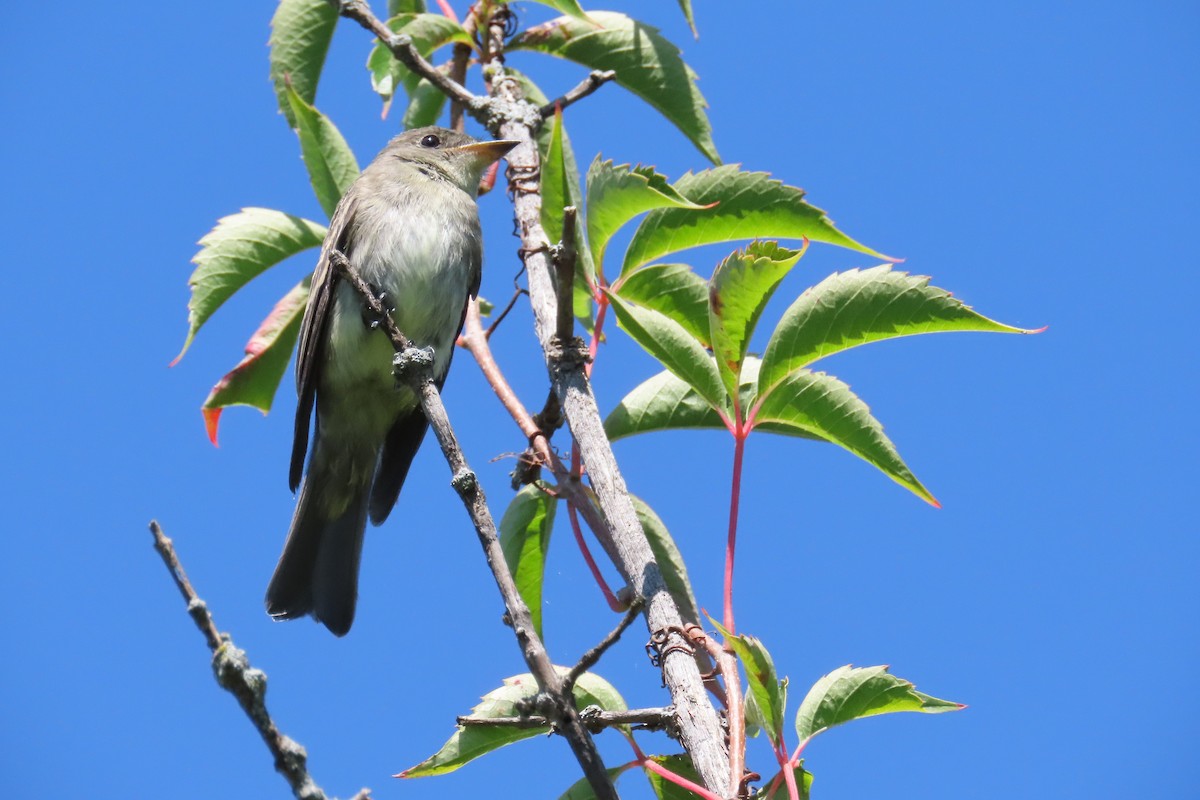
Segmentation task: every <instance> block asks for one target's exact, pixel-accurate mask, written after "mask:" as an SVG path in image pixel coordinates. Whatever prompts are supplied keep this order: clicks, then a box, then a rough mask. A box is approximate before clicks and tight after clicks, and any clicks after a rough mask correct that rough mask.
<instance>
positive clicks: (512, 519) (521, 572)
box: [500, 484, 557, 638]
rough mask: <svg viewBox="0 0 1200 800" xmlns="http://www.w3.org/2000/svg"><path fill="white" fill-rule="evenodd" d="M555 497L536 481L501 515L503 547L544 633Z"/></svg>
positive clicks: (535, 621) (538, 628)
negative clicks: (544, 587)
mask: <svg viewBox="0 0 1200 800" xmlns="http://www.w3.org/2000/svg"><path fill="white" fill-rule="evenodd" d="M556 505H557V503H556V500H555V498H553V497H551V496H550V495H548V494H546V492H544V491H543V490H542V489H541V488H540V487H538V486H537V485H534V484H530V485H529V486H524V487H522V488H521V491H519V492H517V493H516V494H515V495H514V496H513V499H512V502H510V503H509V504H508V508H507V509H505V511H504V516H503V517H502V518H501V519H500V547H501V549H503V550H504V560H505V561H506V562H508V569H509V571H510V572H512V575H513V580H514V581H516V584H517V591H518V592H520V594H521V599H522V600H524V601H525V605H527V606H529V613H530V615H531V616H532V617H533V627H534V630H536V631H537V635H538V637H539V638H540V637H541V636H542V579H543V578H544V577H545V572H546V552H547V551H548V550H549V549H550V532H551V530H553V528H554V510H555V507H556Z"/></svg>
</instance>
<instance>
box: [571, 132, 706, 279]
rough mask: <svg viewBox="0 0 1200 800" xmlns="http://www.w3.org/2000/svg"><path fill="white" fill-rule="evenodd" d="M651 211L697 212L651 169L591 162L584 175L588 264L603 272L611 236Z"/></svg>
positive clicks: (698, 207) (664, 178) (664, 177)
mask: <svg viewBox="0 0 1200 800" xmlns="http://www.w3.org/2000/svg"><path fill="white" fill-rule="evenodd" d="M655 208H690V209H693V210H695V209H701V208H703V206H698V205H696V204H694V203H691V202H689V201H688V199H687V198H686V197H683V196H681V195H680V194H679V192H677V191H675V189H673V188H672V187H671V185H670V184H669V183H667V179H666V176H664V175H660V174H658V173H657V172H655V171H654V168H653V167H644V166H640V165H639V166H636V167H630V166H629V165H628V164H621V165H619V166H617V165H614V164H613V162H612V161H601V160H600V156H596V159H595V160H594V161H593V162H592V166H591V167H590V168H589V169H588V174H587V236H588V244H589V246H590V247H591V248H592V260H593V261H594V262H595V263H596V265H597V266H598V267H599V268H600V271H601V273H603V271H604V251H605V249H607V247H608V241H609V239H611V238H612V235H613V234H614V233H616V232H617V231H618V230H620V228H621V227H622V226H623V225H624V224H625V223H627V222H629V221H630V220H631V219H633V218H634V217H636V216H637V215H638V214H641V213H643V212H646V211H650V210H652V209H655Z"/></svg>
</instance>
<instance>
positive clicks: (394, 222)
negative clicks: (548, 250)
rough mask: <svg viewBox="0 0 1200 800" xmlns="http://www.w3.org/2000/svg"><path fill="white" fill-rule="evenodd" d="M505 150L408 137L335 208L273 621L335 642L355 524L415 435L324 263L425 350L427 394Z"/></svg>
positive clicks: (347, 590) (274, 581)
mask: <svg viewBox="0 0 1200 800" xmlns="http://www.w3.org/2000/svg"><path fill="white" fill-rule="evenodd" d="M515 145H516V142H511V141H492V142H480V141H476V140H475V139H472V138H471V137H469V136H467V135H465V134H462V133H457V132H455V131H451V130H447V129H445V128H432V127H430V128H417V129H414V130H411V131H407V132H405V133H402V134H400V135H399V136H397V137H396V138H394V139H392V141H390V142H388V144H387V146H386V147H385V148H384V149H383V151H382V152H380V154H379V155H378V156H376V157H375V160H374V161H372V162H371V163H370V165H369V166H367V168H366V169H365V170H363V172H362V174H361V175H359V176H358V178H357V180H355V181H354V183H353V184H352V185H351V186H350V188H349V189H348V190H347V191H346V194H345V195H344V196H343V197H342V200H341V202H340V203H338V206H337V209H336V210H335V211H334V214H333V219H332V220H331V221H330V224H329V233H328V234H327V235H326V237H325V242H324V244H323V245H322V246H321V255H320V258H319V260H318V261H317V268H316V270H315V271H314V272H313V277H312V288H311V294H310V295H309V299H308V307H307V308H306V309H305V311H304V319H303V321H302V322H301V324H300V345H299V353H298V355H297V358H296V389H297V392H298V394H299V404H298V406H297V408H296V429H295V439H294V442H293V446H292V463H291V473H290V485H291V488H292V490H293V491H295V489H296V487H297V486H300V496H299V498H298V500H297V502H296V512H295V515H294V516H293V517H292V525H291V529H290V530H289V531H288V537H287V542H286V543H285V544H284V546H283V555H282V556H280V558H279V564H278V565H277V566H276V567H275V574H274V576H272V578H271V583H270V585H269V586H268V587H267V597H266V605H267V613H269V614H270V615H271V616H272V617H276V618H279V619H292V618H295V617H301V616H304V615H305V614H311V615H312V616H313V617H315V618H316V619H318V620H320V621H321V622H323V623H324V624H325V627H327V628H328V629H329V630H330V631H331V632H333V633H334V634H335V635H337V636H343V635H345V634H346V632H347V631H349V630H350V624H351V623H352V622H353V621H354V606H355V602H356V600H357V598H358V566H359V558H360V556H361V554H362V544H363V532H364V530H365V528H366V524H367V517H368V516H370V519H371V522H373V523H374V524H376V525H379V524H380V523H382V522H383V521H384V520H385V519H386V518H387V516H388V513H389V512H391V510H392V506H394V505H395V504H396V498H397V497H398V496H399V494H400V487H401V485H402V484H403V483H404V478H405V476H406V475H407V474H408V468H409V465H410V464H411V463H412V460H413V456H415V455H416V453H417V449H418V448H419V447H420V446H421V440H422V438H424V436H425V429H426V428H427V427H428V422H427V421H426V419H425V415H424V413H423V412H422V411H421V406H420V403H419V401H418V399H417V397H416V395H415V393H414V392H412V391H411V390H410V389H406V388H399V389H398V388H397V387H396V385H395V381H394V380H393V377H392V366H391V365H392V355H393V349H392V345H391V343H390V342H389V341H388V339H387V337H386V335H384V333H383V332H382V331H381V330H378V329H377V328H378V325H376V324H374V323H375V322H377V320H372V319H371V317H370V314H369V312H367V311H366V308H365V306H364V304H363V301H362V298H361V296H359V294H358V293H357V292H356V291H355V290H354V288H353V287H351V286H350V285H349V284H347V283H346V282H345V281H342V280H339V279H338V277H337V275H336V274H335V273H334V271H333V269H332V268H331V266H330V263H329V259H330V254H331V253H332V251H334V250H339V251H341V252H342V253H344V254H345V255H346V257H347V258H348V259H349V260H350V263H351V265H353V267H354V268H355V270H356V271H357V272H358V273H359V275H361V276H362V278H363V280H365V281H367V282H368V283H369V284H371V286H372V287H373V288H374V289H375V290H376V293H377V294H380V295H382V298H383V304H384V305H385V306H386V307H388V308H389V309H392V311H391V315H392V318H393V319H394V320H395V321H396V325H397V326H398V327H399V328H400V330H401V331H402V332H403V333H404V335H405V336H406V337H408V339H409V340H410V341H412V343H413V344H415V345H416V346H418V347H426V346H428V347H432V348H433V350H434V353H435V356H434V367H433V374H434V378H435V380H436V381H437V384H438V386H439V387H440V386H441V385H442V382H443V381H444V380H445V378H446V372H447V370H448V369H449V368H450V357H451V355H452V353H453V348H454V341H455V339H456V338H457V336H458V332H459V329H460V328H461V327H462V322H463V317H464V315H465V314H466V308H467V303H468V302H469V301H470V299H471V298H472V297H474V296H475V294H476V292H477V291H478V290H479V277H480V267H481V263H482V242H481V235H480V230H479V211H478V208H477V207H476V205H475V197H476V194H477V193H478V189H479V182H480V179H481V177H482V175H483V173H484V171H486V170H487V168H488V167H489V166H490V165H491V164H492V163H494V162H495V161H496V160H498V159H499V158H501V157H502V156H503V155H504V154H505V153H507V152H508V151H509V150H511V149H512V148H513V147H514V146H515ZM314 405H315V407H316V425H315V427H314V430H313V436H312V456H311V458H310V459H309V462H308V472H307V474H305V475H304V478H303V481H301V473H302V472H303V470H304V457H305V453H306V450H307V449H308V443H309V442H308V440H309V422H310V419H311V417H312V412H313V407H314Z"/></svg>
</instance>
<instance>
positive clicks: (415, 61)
mask: <svg viewBox="0 0 1200 800" xmlns="http://www.w3.org/2000/svg"><path fill="white" fill-rule="evenodd" d="M328 2H329V4H330V5H332V6H333V7H334V8H336V9H337V12H338V14H340V15H341V16H343V17H345V18H346V19H349V20H353V21H355V22H357V23H358V24H359V25H361V26H362V27H364V28H366V29H367V30H368V31H370V32H371V33H373V34H375V36H376V38H378V39H379V41H381V42H383V44H384V46H386V47H387V49H388V50H390V51H391V52H392V55H393V56H394V57H395V58H396V60H397V61H399V62H400V63H401V64H403V65H404V66H406V67H408V68H409V69H410V70H412V71H413V72H415V73H416V74H418V75H420V76H421V77H422V78H424V79H425V80H427V81H429V82H430V83H432V84H433V85H434V86H436V87H437V88H438V89H440V90H441V91H442V93H443V94H445V95H446V96H447V97H449V98H450V100H451V101H453V102H455V103H458V104H460V105H461V106H462V107H463V108H464V109H466V111H467V113H469V114H471V116H473V117H475V118H476V119H478V120H479V121H480V122H483V121H484V118H485V117H486V116H487V113H486V112H487V108H488V106H489V102H488V99H487V98H486V97H479V96H478V95H475V94H472V93H471V92H469V91H467V89H466V88H465V87H464V86H463V85H462V84H461V83H458V82H457V81H455V80H454V79H453V78H451V77H450V76H448V75H447V74H445V73H444V72H442V71H441V70H439V69H438V68H437V67H435V66H433V64H430V63H429V62H428V61H426V60H425V57H424V56H422V55H421V52H420V51H419V50H417V48H416V47H414V46H413V43H412V37H411V36H409V35H408V34H405V33H395V32H393V31H392V29H391V28H389V27H388V26H387V24H386V23H385V22H383V21H382V20H380V19H379V17H377V16H375V14H374V13H373V12H372V11H371V7H370V6H368V5H367V3H366V2H365V0H328Z"/></svg>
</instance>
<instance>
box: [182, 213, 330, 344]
mask: <svg viewBox="0 0 1200 800" xmlns="http://www.w3.org/2000/svg"><path fill="white" fill-rule="evenodd" d="M324 238H325V226H323V225H321V224H319V223H316V222H311V221H309V220H306V219H302V218H301V217H295V216H292V215H291V214H285V213H283V212H282V211H275V210H274V209H270V208H243V209H242V210H241V211H239V212H238V213H237V214H231V215H230V216H228V217H222V218H221V219H219V220H217V227H215V228H213V229H212V230H211V231H209V232H208V233H206V234H205V235H204V237H203V238H202V239H201V240H200V242H199V244H200V252H198V253H196V255H194V256H193V257H192V263H193V264H195V265H196V270H195V271H194V272H193V273H192V277H191V278H189V279H188V286H189V287H190V288H191V290H192V298H191V300H189V301H188V333H187V339H186V340H185V341H184V343H183V349H182V350H180V351H179V355H178V356H176V357H175V361H174V362H172V363H175V362H178V361H179V359H181V358H183V354H184V353H186V352H187V349H188V347H189V346H190V345H191V343H192V339H194V338H195V336H196V332H197V331H199V330H200V327H201V326H202V325H204V323H205V322H207V321H208V318H209V317H211V316H212V315H213V313H214V312H215V311H216V310H217V309H218V308H220V307H221V304H223V303H224V302H225V301H226V300H228V299H229V298H230V297H232V296H233V294H234V293H235V292H237V290H238V289H241V288H242V287H243V286H245V285H246V284H247V283H249V282H250V280H251V279H252V278H254V277H256V276H257V275H259V274H260V273H262V272H263V271H264V270H266V269H267V268H268V267H271V266H274V265H275V264H278V263H279V262H280V261H283V260H284V259H286V258H288V257H290V256H294V255H296V254H297V253H299V252H302V251H304V250H307V249H309V248H310V247H318V246H320V244H321V241H322V240H323V239H324Z"/></svg>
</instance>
